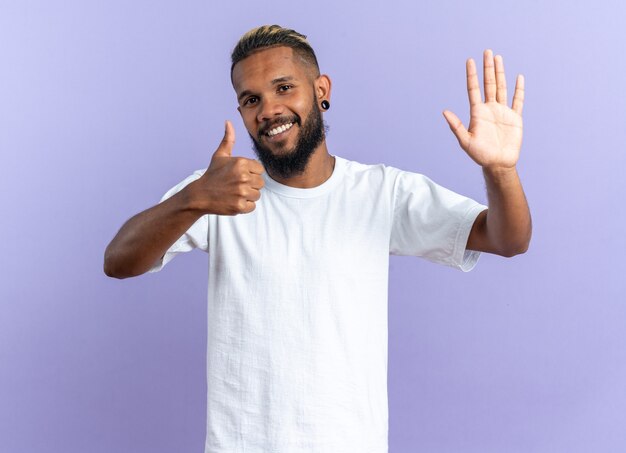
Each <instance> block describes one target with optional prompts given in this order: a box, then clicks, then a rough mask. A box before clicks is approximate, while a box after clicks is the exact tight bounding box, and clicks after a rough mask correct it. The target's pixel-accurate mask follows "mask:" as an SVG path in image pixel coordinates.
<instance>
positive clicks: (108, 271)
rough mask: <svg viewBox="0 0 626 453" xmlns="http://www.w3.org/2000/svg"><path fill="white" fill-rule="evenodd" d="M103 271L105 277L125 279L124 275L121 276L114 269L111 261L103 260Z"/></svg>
mask: <svg viewBox="0 0 626 453" xmlns="http://www.w3.org/2000/svg"><path fill="white" fill-rule="evenodd" d="M103 270H104V274H105V275H106V276H107V277H112V278H117V279H123V278H126V276H125V275H123V274H121V273H120V272H119V271H118V270H117V269H116V267H115V265H114V264H113V263H112V262H111V260H107V259H106V258H105V260H104V266H103Z"/></svg>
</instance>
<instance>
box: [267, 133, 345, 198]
mask: <svg viewBox="0 0 626 453" xmlns="http://www.w3.org/2000/svg"><path fill="white" fill-rule="evenodd" d="M334 168H335V158H334V157H333V156H331V155H330V154H329V153H328V149H327V148H326V142H325V141H324V142H322V144H321V145H320V146H318V147H317V149H316V150H315V151H314V152H313V154H311V158H310V159H309V162H308V163H307V165H306V168H305V169H304V172H302V173H301V174H299V175H295V176H292V177H290V178H281V177H278V176H275V175H273V174H271V173H269V172H268V174H269V175H270V177H271V178H272V179H273V180H274V181H276V182H279V183H281V184H284V185H285V186H289V187H296V188H299V189H311V188H313V187H317V186H319V185H322V184H323V183H324V182H326V181H327V180H328V178H330V176H331V175H332V174H333V170H334Z"/></svg>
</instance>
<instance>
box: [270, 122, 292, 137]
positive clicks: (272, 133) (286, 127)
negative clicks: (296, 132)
mask: <svg viewBox="0 0 626 453" xmlns="http://www.w3.org/2000/svg"><path fill="white" fill-rule="evenodd" d="M293 125H294V123H287V124H283V125H282V126H278V127H275V128H274V129H270V130H269V131H267V132H266V133H265V135H267V136H268V137H274V136H276V135H280V134H284V133H285V132H287V131H288V130H289V129H291V128H292V127H293Z"/></svg>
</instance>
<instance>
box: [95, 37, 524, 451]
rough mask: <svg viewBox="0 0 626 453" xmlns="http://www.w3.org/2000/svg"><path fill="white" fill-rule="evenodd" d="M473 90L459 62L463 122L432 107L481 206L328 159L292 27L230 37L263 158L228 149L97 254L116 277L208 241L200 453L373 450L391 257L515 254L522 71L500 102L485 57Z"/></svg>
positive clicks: (238, 84)
mask: <svg viewBox="0 0 626 453" xmlns="http://www.w3.org/2000/svg"><path fill="white" fill-rule="evenodd" d="M484 73H485V76H484V77H485V81H484V82H485V101H484V102H483V101H482V100H481V96H480V89H479V86H478V77H477V74H476V68H475V64H474V62H473V60H471V59H470V60H468V61H467V76H468V79H467V87H468V93H469V100H470V112H471V120H470V125H469V130H468V129H465V127H464V126H463V125H462V124H461V121H460V120H459V119H458V118H457V116H456V115H454V114H453V113H452V112H449V111H445V112H444V116H445V118H446V120H447V121H448V124H449V125H450V128H451V129H452V131H453V132H454V134H455V136H456V137H457V139H458V140H459V143H460V145H461V147H462V148H463V149H464V150H465V151H466V152H467V154H468V155H469V156H470V157H471V158H472V159H473V160H474V161H476V163H477V164H479V165H480V166H482V168H483V172H484V176H485V181H486V184H487V191H488V200H489V206H488V209H487V207H486V206H483V205H481V204H479V203H477V202H475V201H473V200H471V199H468V198H466V197H463V196H461V195H458V194H456V193H453V192H451V191H449V190H447V189H445V188H443V187H441V186H438V185H437V184H435V183H433V182H432V181H431V180H429V179H428V178H426V177H424V176H422V175H419V174H415V173H410V172H404V171H401V170H398V169H396V168H392V167H387V166H384V165H363V164H360V163H356V162H352V161H348V160H345V159H343V158H341V157H339V156H333V155H331V154H330V153H329V152H328V149H327V147H326V142H325V129H324V123H323V119H322V112H323V111H324V110H327V109H328V108H329V107H330V97H331V81H330V79H329V78H328V76H326V75H321V74H320V72H319V67H318V63H317V59H316V57H315V54H314V52H313V49H312V48H311V47H310V46H309V44H308V42H307V41H306V37H305V36H303V35H301V34H299V33H297V32H295V31H293V30H289V29H284V28H281V27H279V26H276V25H274V26H263V27H259V28H256V29H254V30H251V31H250V32H248V33H246V34H245V35H244V36H243V37H242V38H241V40H240V41H239V43H238V44H237V46H236V47H235V49H234V51H233V54H232V67H231V77H232V83H233V87H234V89H235V92H236V95H237V100H238V104H239V108H238V110H239V112H240V114H241V116H242V118H243V121H244V123H245V126H246V129H247V131H248V133H249V134H250V137H251V139H252V142H253V146H254V149H255V151H256V154H257V156H258V157H259V160H260V162H261V163H259V162H258V161H256V160H252V159H245V158H241V157H234V156H232V148H233V145H234V142H235V133H234V130H233V126H232V125H231V123H229V122H226V131H225V134H224V139H223V140H222V142H221V144H220V145H219V147H218V148H217V150H216V151H215V153H214V154H213V157H212V159H211V163H210V165H209V167H208V168H207V169H206V170H199V171H196V172H195V173H194V174H193V175H191V176H189V177H188V178H186V179H185V180H184V181H182V182H181V183H180V184H178V185H177V186H175V187H173V188H172V189H171V190H170V191H168V192H167V193H166V194H165V195H164V197H163V199H162V201H161V203H159V204H158V205H156V206H154V207H152V208H150V209H148V210H146V211H144V212H142V213H140V214H138V215H136V216H135V217H133V218H131V219H130V220H129V221H128V222H126V224H124V226H123V227H122V228H121V230H120V231H119V232H118V234H117V235H116V236H115V238H114V239H113V241H112V242H111V244H109V246H108V248H107V251H106V254H105V272H106V274H107V275H110V276H112V277H117V278H125V277H131V276H136V275H140V274H142V273H144V272H147V271H150V272H154V271H158V270H160V269H161V268H162V267H163V266H164V265H165V264H166V263H167V262H168V261H169V260H171V259H172V258H173V257H174V256H175V255H176V254H178V253H182V252H187V251H190V250H192V249H194V248H199V249H202V250H205V251H207V252H208V253H209V297H208V322H209V326H208V351H207V374H208V400H207V440H206V452H207V453H208V452H211V453H226V452H228V453H239V452H244V451H245V452H248V453H266V452H278V453H300V452H302V453H304V452H307V453H309V452H311V453H312V452H316V453H325V452H328V453H331V452H332V453H337V452H341V453H351V452H355V453H356V452H358V453H383V452H386V451H387V436H388V402H387V282H388V260H389V255H390V254H398V255H414V256H421V257H424V258H426V259H428V260H431V261H434V262H437V263H441V264H444V265H448V266H452V267H456V268H458V269H461V270H464V271H469V270H470V269H471V268H472V267H473V266H474V265H475V264H476V261H477V259H478V256H479V253H480V252H483V251H484V252H489V253H497V254H499V255H503V256H513V255H515V254H518V253H523V252H524V251H526V249H527V247H528V243H529V241H530V236H531V219H530V213H529V209H528V205H527V203H526V199H525V196H524V193H523V190H522V186H521V183H520V180H519V178H518V175H517V172H516V167H515V166H516V163H517V160H518V158H519V152H520V147H521V142H522V117H521V113H522V104H523V86H524V80H523V78H522V77H521V76H519V77H518V79H517V83H516V88H515V93H514V97H513V102H512V108H509V107H507V94H506V85H505V77H504V70H503V63H502V59H501V57H499V56H496V57H495V58H494V57H493V55H492V53H491V51H486V52H485V54H484Z"/></svg>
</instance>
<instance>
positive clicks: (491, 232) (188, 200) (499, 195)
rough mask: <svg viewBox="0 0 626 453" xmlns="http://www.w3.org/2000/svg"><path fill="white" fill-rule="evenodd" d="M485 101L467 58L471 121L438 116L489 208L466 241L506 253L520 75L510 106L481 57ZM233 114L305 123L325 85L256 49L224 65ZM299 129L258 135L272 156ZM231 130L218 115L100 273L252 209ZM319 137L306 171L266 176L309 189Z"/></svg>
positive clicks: (516, 194)
mask: <svg viewBox="0 0 626 453" xmlns="http://www.w3.org/2000/svg"><path fill="white" fill-rule="evenodd" d="M484 74H485V76H484V77H485V80H484V87H485V100H484V102H483V101H482V99H481V97H480V88H479V86H478V75H477V74H476V67H475V64H474V61H473V60H472V59H469V60H467V88H468V95H469V100H470V124H469V128H468V129H466V128H465V127H464V126H463V124H462V122H461V121H460V120H459V118H458V117H457V116H456V115H455V114H454V113H452V112H450V111H448V110H446V111H444V112H443V114H444V117H445V119H446V120H447V122H448V124H449V126H450V128H451V130H452V131H453V133H454V135H455V136H456V137H457V139H458V141H459V144H460V145H461V148H463V149H464V150H465V152H466V153H467V154H468V155H469V156H470V158H472V159H473V160H474V161H475V162H476V163H477V164H478V165H480V166H481V167H482V168H483V174H484V176H485V181H486V185H487V195H488V200H489V202H488V203H489V209H488V210H486V211H484V212H482V213H481V214H480V215H479V216H478V217H477V219H476V221H475V223H474V225H473V227H472V230H471V232H470V236H469V239H468V243H467V247H468V249H470V250H478V251H483V252H488V253H495V254H499V255H502V256H513V255H515V254H518V253H523V252H525V251H526V250H527V248H528V244H529V241H530V236H531V229H532V228H531V219H530V212H529V209H528V204H527V202H526V198H525V196H524V192H523V190H522V186H521V182H520V180H519V176H518V174H517V171H516V164H517V161H518V159H519V153H520V149H521V142H522V116H521V114H522V106H523V97H524V79H523V77H522V76H521V75H520V76H518V78H517V84H516V88H515V93H514V96H513V103H512V107H511V108H509V107H507V105H506V104H507V91H506V83H505V79H504V66H503V62H502V58H501V57H500V56H496V57H495V59H494V57H493V54H492V52H491V51H490V50H487V51H485V53H484ZM232 81H233V87H234V89H235V92H236V94H237V99H238V104H239V106H238V111H239V113H240V114H241V117H242V119H243V121H244V124H245V126H246V129H247V131H248V132H249V133H250V134H251V135H252V136H254V137H258V136H259V132H262V131H264V130H266V128H267V127H268V126H269V127H271V126H272V125H273V124H274V122H275V121H277V120H278V121H280V120H281V118H283V119H284V118H286V117H291V116H293V115H294V114H297V115H299V116H300V118H301V120H302V124H303V125H304V124H305V122H306V121H307V119H308V114H309V111H310V108H311V105H312V102H314V101H315V102H318V105H319V103H321V101H322V100H324V99H326V100H328V101H330V94H331V81H330V78H329V77H328V76H327V75H320V74H319V73H318V72H317V70H316V68H312V67H311V66H310V65H307V64H306V63H305V62H303V60H302V59H300V58H298V56H297V55H294V53H293V51H292V49H290V48H287V47H274V48H269V49H265V50H262V51H259V52H256V53H254V54H252V55H250V56H249V57H247V58H245V59H244V60H242V61H240V62H239V63H238V64H236V65H235V67H234V68H233V73H232ZM299 132H300V126H298V125H294V126H293V127H292V128H291V129H290V130H289V131H287V132H286V133H284V134H281V135H280V136H277V137H275V138H274V139H269V138H265V137H263V138H261V140H264V143H265V144H266V145H267V146H268V147H269V148H270V149H271V150H272V152H276V153H285V152H289V151H290V150H291V149H293V146H294V145H295V143H296V141H297V136H298V133H299ZM234 143H235V131H234V128H233V126H232V124H231V123H230V122H229V121H227V122H226V126H225V132H224V138H223V139H222V142H221V143H220V144H219V146H218V148H217V150H216V151H215V152H214V153H213V155H212V157H211V162H210V164H209V167H208V168H207V171H206V172H205V173H204V174H203V175H202V176H201V177H200V178H199V179H197V180H196V181H194V182H192V183H190V184H189V185H187V186H186V187H185V188H184V189H182V190H181V191H180V192H178V193H177V194H175V195H174V196H172V197H171V198H169V199H167V200H165V201H163V202H162V203H159V204H158V205H156V206H153V207H151V208H149V209H147V210H145V211H143V212H140V213H139V214H137V215H135V216H134V217H132V218H131V219H129V220H128V221H127V222H126V223H125V224H124V225H123V226H122V228H121V229H120V230H119V232H118V233H117V234H116V236H115V237H114V238H113V240H112V241H111V243H110V244H109V245H108V247H107V249H106V251H105V260H104V272H105V273H106V274H107V275H108V276H110V277H115V278H127V277H133V276H137V275H141V274H143V273H145V272H147V271H148V270H149V269H150V268H151V267H152V266H153V264H154V263H156V262H157V261H158V260H159V259H160V258H161V257H162V256H163V255H164V254H165V252H166V251H167V249H168V248H169V247H170V246H171V245H172V244H173V243H174V242H175V241H176V240H177V239H178V238H179V237H180V236H182V235H183V234H184V233H185V231H187V230H188V229H189V227H191V225H193V223H194V222H196V221H197V220H198V219H199V218H200V217H202V216H203V215H205V214H216V215H237V214H247V213H250V212H252V211H253V210H254V209H255V207H256V202H257V201H258V200H259V199H260V197H261V192H260V190H261V188H262V187H263V185H264V181H263V178H262V174H263V172H264V171H265V169H264V168H263V165H261V163H259V162H258V161H256V160H254V159H247V158H243V157H236V156H233V155H232V149H233V146H234ZM334 162H335V161H334V157H333V156H331V155H330V154H329V152H328V148H327V146H326V142H325V140H324V141H323V142H322V143H321V144H320V145H319V146H318V147H317V148H316V149H315V150H314V152H313V154H312V156H311V159H310V160H309V162H308V164H307V167H306V169H305V171H304V172H303V173H302V174H298V175H295V176H293V177H291V178H279V177H278V176H276V175H271V174H270V176H271V177H272V178H273V179H275V180H277V181H278V182H280V183H282V184H285V185H288V186H292V187H299V188H311V187H316V186H318V185H320V184H322V183H323V182H324V181H326V180H327V179H328V178H329V177H330V176H331V174H332V172H333V168H334Z"/></svg>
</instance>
